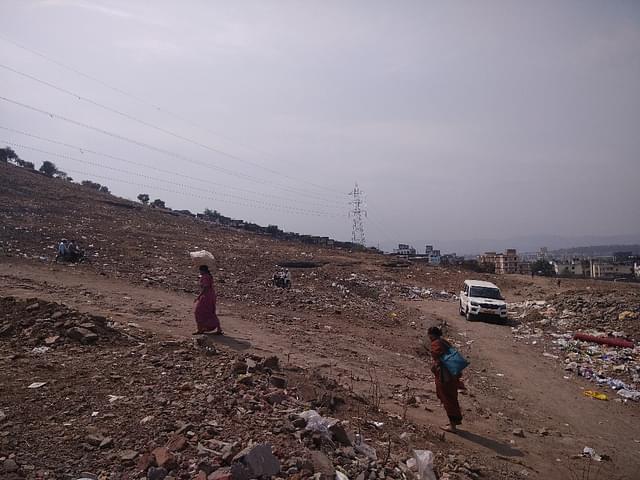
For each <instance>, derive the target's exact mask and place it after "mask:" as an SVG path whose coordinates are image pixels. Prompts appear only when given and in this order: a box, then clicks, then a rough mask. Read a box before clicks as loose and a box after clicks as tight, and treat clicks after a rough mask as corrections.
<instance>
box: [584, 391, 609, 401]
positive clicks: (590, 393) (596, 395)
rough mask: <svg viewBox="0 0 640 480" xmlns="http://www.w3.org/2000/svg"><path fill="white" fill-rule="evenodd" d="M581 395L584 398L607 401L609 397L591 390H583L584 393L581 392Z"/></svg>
mask: <svg viewBox="0 0 640 480" xmlns="http://www.w3.org/2000/svg"><path fill="white" fill-rule="evenodd" d="M582 393H583V395H584V396H585V397H591V398H596V399H598V400H605V401H606V400H609V397H607V395H606V394H604V393H600V392H595V391H593V390H585V391H584V392H582Z"/></svg>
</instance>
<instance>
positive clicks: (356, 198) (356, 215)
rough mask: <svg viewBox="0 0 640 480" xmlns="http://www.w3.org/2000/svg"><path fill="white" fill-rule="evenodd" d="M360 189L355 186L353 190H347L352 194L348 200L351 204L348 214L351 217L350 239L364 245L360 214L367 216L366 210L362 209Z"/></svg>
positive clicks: (362, 224)
mask: <svg viewBox="0 0 640 480" xmlns="http://www.w3.org/2000/svg"><path fill="white" fill-rule="evenodd" d="M362 194H363V192H362V190H360V188H359V187H358V184H357V183H356V186H355V187H354V189H353V191H351V192H349V195H352V196H353V200H351V202H349V203H350V204H351V205H353V210H351V212H349V215H350V216H351V217H352V218H353V232H352V234H351V241H352V242H353V243H355V244H356V245H362V246H363V247H364V246H365V245H366V240H365V237H364V223H363V222H362V215H364V216H365V217H366V216H367V211H366V210H364V200H363V199H362Z"/></svg>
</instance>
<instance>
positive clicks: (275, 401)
mask: <svg viewBox="0 0 640 480" xmlns="http://www.w3.org/2000/svg"><path fill="white" fill-rule="evenodd" d="M264 398H265V400H266V401H267V402H268V403H269V404H270V405H280V404H281V403H282V402H284V401H285V400H286V399H287V396H286V395H285V394H284V393H282V392H279V391H278V392H271V393H269V394H268V395H266V396H265V397H264Z"/></svg>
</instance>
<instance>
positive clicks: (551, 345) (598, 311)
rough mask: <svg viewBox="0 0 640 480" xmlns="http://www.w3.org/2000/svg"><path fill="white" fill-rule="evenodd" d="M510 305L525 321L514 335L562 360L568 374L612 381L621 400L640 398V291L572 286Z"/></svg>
mask: <svg viewBox="0 0 640 480" xmlns="http://www.w3.org/2000/svg"><path fill="white" fill-rule="evenodd" d="M509 310H510V316H511V318H512V319H513V320H515V321H518V322H520V323H519V324H518V325H517V326H515V327H512V331H513V334H514V336H515V337H516V338H517V339H519V340H521V341H523V342H525V343H528V344H531V345H540V346H541V347H542V348H543V353H542V355H544V356H546V357H549V358H554V359H558V360H561V361H562V362H563V368H564V370H565V372H566V375H577V376H580V377H583V378H586V379H588V380H590V381H592V382H594V383H596V384H597V385H598V386H599V387H608V388H609V389H611V390H613V391H614V392H615V394H616V397H615V398H616V400H619V401H624V402H626V401H629V400H631V401H636V402H637V401H640V345H639V344H638V343H637V340H638V339H639V338H640V294H638V293H635V292H625V293H617V292H592V291H590V290H580V291H571V292H564V293H562V294H556V295H554V296H553V297H551V298H549V299H548V300H537V301H525V302H520V303H512V304H509ZM597 398H600V399H602V400H604V399H608V396H607V395H606V394H605V395H604V396H600V397H597Z"/></svg>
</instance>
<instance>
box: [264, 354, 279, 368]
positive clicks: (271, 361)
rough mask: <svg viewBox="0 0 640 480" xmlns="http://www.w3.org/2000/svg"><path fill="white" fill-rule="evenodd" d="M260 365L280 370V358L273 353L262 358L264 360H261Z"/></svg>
mask: <svg viewBox="0 0 640 480" xmlns="http://www.w3.org/2000/svg"><path fill="white" fill-rule="evenodd" d="M262 367H263V368H268V369H270V370H280V359H279V358H278V357H276V356H275V355H274V356H272V357H267V358H265V359H264V362H262Z"/></svg>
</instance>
